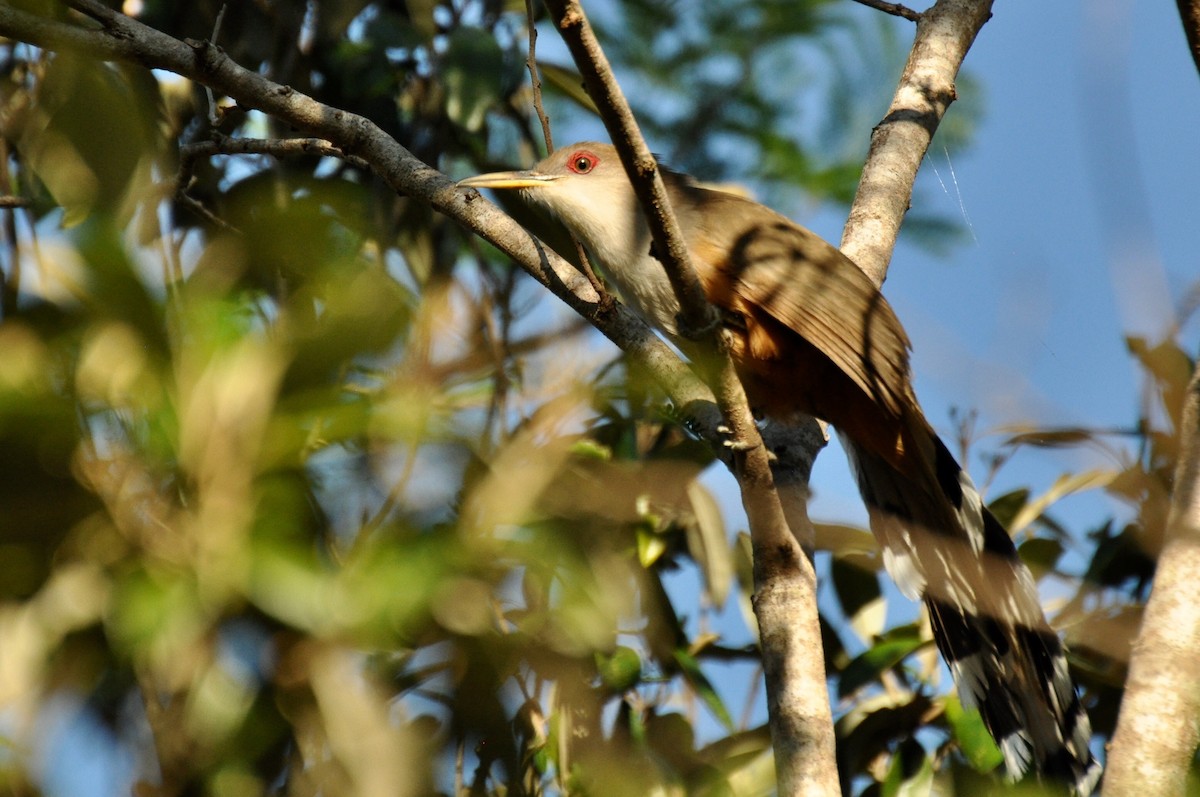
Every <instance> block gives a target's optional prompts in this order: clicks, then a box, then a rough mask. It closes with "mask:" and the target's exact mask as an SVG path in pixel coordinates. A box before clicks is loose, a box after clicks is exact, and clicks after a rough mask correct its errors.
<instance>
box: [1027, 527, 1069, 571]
mask: <svg viewBox="0 0 1200 797" xmlns="http://www.w3.org/2000/svg"><path fill="white" fill-rule="evenodd" d="M1065 550H1066V549H1065V548H1064V547H1063V544H1062V542H1060V541H1059V540H1055V539H1051V538H1049V537H1032V538H1030V539H1028V540H1025V542H1023V543H1021V545H1020V546H1018V547H1017V553H1019V554H1020V555H1021V561H1023V562H1025V564H1026V565H1028V566H1029V569H1030V570H1032V571H1033V575H1034V577H1035V578H1041V577H1042V576H1044V575H1046V573H1048V572H1050V571H1051V570H1053V569H1054V566H1055V565H1056V564H1057V563H1058V560H1059V558H1060V557H1061V556H1062V555H1063V552H1064V551H1065Z"/></svg>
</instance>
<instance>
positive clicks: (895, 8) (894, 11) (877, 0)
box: [854, 0, 921, 22]
mask: <svg viewBox="0 0 1200 797" xmlns="http://www.w3.org/2000/svg"><path fill="white" fill-rule="evenodd" d="M854 2H856V3H859V4H860V5H864V6H867V7H868V8H873V9H875V10H876V11H882V12H883V13H885V14H891V15H892V16H895V17H903V18H904V19H907V20H910V21H912V22H919V21H920V19H921V12H919V11H913V10H912V9H911V8H909V7H908V6H902V5H900V4H899V3H887V2H884V0H854Z"/></svg>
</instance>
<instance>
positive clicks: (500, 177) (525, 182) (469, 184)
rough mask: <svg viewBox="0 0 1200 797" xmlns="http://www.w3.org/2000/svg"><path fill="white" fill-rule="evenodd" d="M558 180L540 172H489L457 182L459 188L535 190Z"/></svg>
mask: <svg viewBox="0 0 1200 797" xmlns="http://www.w3.org/2000/svg"><path fill="white" fill-rule="evenodd" d="M557 179H558V176H557V175H554V174H543V173H542V172H532V171H525V172H489V173H488V174H480V175H476V176H475V177H468V178H467V179H465V180H459V181H458V187H459V188H537V187H539V186H543V185H546V184H547V183H552V182H554V181H555V180H557Z"/></svg>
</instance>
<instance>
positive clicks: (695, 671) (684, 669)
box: [674, 648, 733, 731]
mask: <svg viewBox="0 0 1200 797" xmlns="http://www.w3.org/2000/svg"><path fill="white" fill-rule="evenodd" d="M674 657H675V663H676V664H677V665H679V671H680V672H681V673H683V678H684V680H685V681H687V682H688V685H689V686H691V687H692V689H693V690H694V691H695V692H696V694H697V695H699V696H700V699H701V700H702V701H703V702H704V705H706V706H708V710H709V711H711V712H712V713H713V716H714V717H716V718H717V721H718V722H720V723H721V724H722V725H723V726H725V730H727V731H732V730H733V717H732V716H730V714H729V709H727V708H725V703H724V702H723V701H722V700H721V696H720V695H718V694H717V690H716V689H714V688H713V685H712V683H711V682H710V681H709V680H708V676H706V675H705V674H704V672H703V670H701V669H700V663H699V662H698V661H696V659H695V657H694V656H692V655H691V654H690V653H688V652H687V651H686V650H683V649H681V648H677V649H676V650H675V653H674Z"/></svg>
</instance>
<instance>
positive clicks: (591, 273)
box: [525, 0, 611, 300]
mask: <svg viewBox="0 0 1200 797" xmlns="http://www.w3.org/2000/svg"><path fill="white" fill-rule="evenodd" d="M525 19H526V27H528V28H529V54H528V55H527V56H526V58H525V66H526V67H527V68H528V69H529V82H530V88H531V89H532V93H533V109H534V111H535V112H536V113H537V117H538V121H540V122H541V124H542V138H543V139H544V140H545V142H546V152H553V151H554V135H553V134H552V133H551V132H550V117H549V116H547V115H546V109H545V108H544V107H543V106H542V79H541V77H540V76H539V74H538V68H537V27H536V24H535V19H534V14H533V0H525ZM567 234H568V235H570V236H571V243H573V244H575V255H576V256H577V257H578V258H579V268H580V269H581V270H582V271H583V273H584V276H586V277H587V278H588V282H590V283H592V287H593V288H595V289H596V293H598V294H600V295H601V296H602V297H608V296H610V294H609V293H608V290H607V289H606V288H605V286H604V283H603V282H601V281H600V278H599V277H597V276H596V271H595V269H593V268H592V261H591V260H590V259H589V258H588V254H587V250H585V249H584V248H583V244H581V243H580V242H579V239H578V238H576V237H575V233H573V232H571V231H570V230H567ZM610 300H611V299H610Z"/></svg>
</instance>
